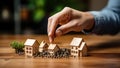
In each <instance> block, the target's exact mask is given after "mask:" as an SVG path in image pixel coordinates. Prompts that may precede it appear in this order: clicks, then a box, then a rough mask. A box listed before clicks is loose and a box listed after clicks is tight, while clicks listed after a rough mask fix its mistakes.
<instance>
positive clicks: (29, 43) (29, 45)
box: [24, 39, 39, 57]
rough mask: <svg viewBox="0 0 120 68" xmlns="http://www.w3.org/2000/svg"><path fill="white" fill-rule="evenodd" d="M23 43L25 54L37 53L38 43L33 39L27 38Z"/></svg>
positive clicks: (32, 54)
mask: <svg viewBox="0 0 120 68" xmlns="http://www.w3.org/2000/svg"><path fill="white" fill-rule="evenodd" d="M24 45H25V55H26V56H31V57H32V56H34V54H36V53H38V52H39V50H38V48H39V43H38V41H37V40H35V39H27V40H26V41H25V43H24Z"/></svg>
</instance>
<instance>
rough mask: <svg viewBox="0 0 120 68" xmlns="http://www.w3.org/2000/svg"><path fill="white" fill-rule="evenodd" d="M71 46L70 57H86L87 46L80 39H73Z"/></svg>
mask: <svg viewBox="0 0 120 68" xmlns="http://www.w3.org/2000/svg"><path fill="white" fill-rule="evenodd" d="M70 46H71V56H73V57H80V56H86V55H87V46H86V44H85V42H83V39H82V38H73V40H72V42H71V43H70Z"/></svg>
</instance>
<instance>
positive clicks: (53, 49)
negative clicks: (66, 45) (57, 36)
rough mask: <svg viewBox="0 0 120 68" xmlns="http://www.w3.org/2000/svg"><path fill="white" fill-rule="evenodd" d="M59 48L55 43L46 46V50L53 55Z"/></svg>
mask: <svg viewBox="0 0 120 68" xmlns="http://www.w3.org/2000/svg"><path fill="white" fill-rule="evenodd" d="M59 49H60V48H59V47H58V45H57V44H50V45H49V47H48V52H49V53H50V55H54V54H55V53H56V52H57V51H58V50H59Z"/></svg>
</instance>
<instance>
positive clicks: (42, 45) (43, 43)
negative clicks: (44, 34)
mask: <svg viewBox="0 0 120 68" xmlns="http://www.w3.org/2000/svg"><path fill="white" fill-rule="evenodd" d="M45 44H47V43H46V42H45V41H42V42H41V43H40V46H39V47H44V45H45Z"/></svg>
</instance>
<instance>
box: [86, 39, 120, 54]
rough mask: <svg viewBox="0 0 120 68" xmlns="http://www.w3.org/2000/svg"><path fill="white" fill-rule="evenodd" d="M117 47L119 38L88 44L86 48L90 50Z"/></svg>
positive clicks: (119, 42)
mask: <svg viewBox="0 0 120 68" xmlns="http://www.w3.org/2000/svg"><path fill="white" fill-rule="evenodd" d="M118 47H120V39H118V40H110V41H108V42H103V43H99V44H95V45H92V46H89V47H88V48H89V52H90V51H97V50H102V49H110V48H118Z"/></svg>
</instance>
